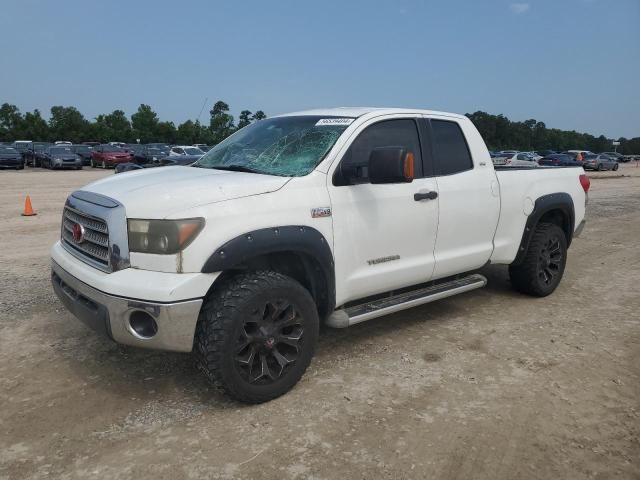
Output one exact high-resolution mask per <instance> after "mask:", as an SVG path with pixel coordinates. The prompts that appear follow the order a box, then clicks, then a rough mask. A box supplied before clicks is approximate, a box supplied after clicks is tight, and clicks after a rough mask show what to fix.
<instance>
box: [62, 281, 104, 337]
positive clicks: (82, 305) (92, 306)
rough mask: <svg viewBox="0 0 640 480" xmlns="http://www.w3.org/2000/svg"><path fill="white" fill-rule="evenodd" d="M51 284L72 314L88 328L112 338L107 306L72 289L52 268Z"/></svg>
mask: <svg viewBox="0 0 640 480" xmlns="http://www.w3.org/2000/svg"><path fill="white" fill-rule="evenodd" d="M51 284H52V285H53V291H54V292H55V294H56V295H57V296H58V298H59V299H60V301H61V302H62V303H63V304H64V306H65V307H67V309H68V310H69V311H70V312H71V313H72V314H73V315H75V316H76V317H77V318H78V319H79V320H80V321H81V322H82V323H84V324H85V325H86V326H87V327H89V328H90V329H92V330H94V331H96V332H98V333H100V334H101V335H104V336H106V337H108V338H110V339H111V340H113V335H112V333H111V324H110V322H109V310H107V307H105V306H104V305H101V304H99V303H96V302H95V301H94V300H92V299H90V298H87V297H85V296H84V295H82V294H80V293H79V292H77V291H76V290H74V289H73V288H72V287H71V286H70V285H67V284H66V283H65V282H64V281H63V280H62V279H61V278H60V277H59V276H58V275H57V274H56V273H55V272H54V271H53V270H52V271H51Z"/></svg>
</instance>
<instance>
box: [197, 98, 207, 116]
mask: <svg viewBox="0 0 640 480" xmlns="http://www.w3.org/2000/svg"><path fill="white" fill-rule="evenodd" d="M208 100H209V97H207V98H205V99H204V102H202V108H201V109H200V113H199V114H198V119H197V120H196V122H200V116H201V115H202V111H203V110H204V106H205V105H206V104H207V101H208Z"/></svg>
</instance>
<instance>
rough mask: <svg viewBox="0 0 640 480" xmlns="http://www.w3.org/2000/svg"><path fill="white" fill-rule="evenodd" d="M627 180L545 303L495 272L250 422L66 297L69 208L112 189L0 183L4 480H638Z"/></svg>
mask: <svg viewBox="0 0 640 480" xmlns="http://www.w3.org/2000/svg"><path fill="white" fill-rule="evenodd" d="M617 173H618V174H625V176H624V177H619V176H618V177H616V178H595V177H612V176H613V175H612V174H611V173H602V174H600V173H598V174H593V175H592V176H593V177H594V178H593V180H592V192H591V197H590V198H591V200H590V204H589V211H588V224H587V227H586V229H585V231H584V233H583V236H582V237H581V238H579V239H577V240H575V242H574V244H573V246H572V248H571V250H570V252H569V263H568V266H567V271H566V274H565V278H564V281H563V283H562V284H561V286H560V288H559V289H558V291H557V292H556V293H555V294H554V295H552V296H551V297H548V298H545V299H533V298H528V297H525V296H522V295H519V294H516V293H514V292H513V291H512V290H511V289H510V286H509V280H508V277H507V273H506V269H505V268H503V267H500V268H498V267H491V268H488V269H487V270H486V275H487V276H488V278H489V281H490V284H489V286H488V287H487V288H486V289H482V290H479V291H475V292H472V293H469V294H466V295H464V296H460V297H454V298H451V299H447V300H443V301H440V302H437V303H434V304H431V305H427V306H424V307H420V308H416V309H413V310H409V311H406V312H403V313H400V314H396V315H394V316H391V317H387V318H383V319H378V320H374V321H372V322H368V323H365V324H361V325H358V326H356V327H353V328H350V329H348V330H341V331H334V330H329V331H327V332H325V333H324V334H323V335H322V337H321V339H320V345H319V349H318V350H319V351H318V354H317V356H316V358H315V360H314V361H313V362H312V364H311V367H310V369H309V370H308V372H307V374H306V375H305V377H304V378H303V380H302V382H301V383H300V384H299V385H298V386H297V387H296V388H295V389H294V390H293V391H292V392H290V393H289V394H288V395H285V396H284V397H282V398H280V399H277V400H275V401H273V402H271V403H268V404H265V405H260V406H244V405H239V404H237V403H234V402H232V401H229V400H227V399H226V398H225V397H223V396H221V395H220V394H218V393H217V392H215V391H214V390H213V389H211V388H210V387H209V386H208V385H207V383H206V382H205V381H204V380H203V378H202V377H201V376H200V375H199V374H198V373H197V372H196V371H195V369H194V368H193V366H192V363H191V358H190V356H189V355H186V354H166V353H159V352H152V351H143V350H136V349H132V348H126V347H121V346H118V345H115V344H113V343H111V342H110V341H108V340H106V339H102V338H98V337H97V336H96V335H95V334H94V333H93V332H91V331H89V330H88V329H87V328H86V327H84V326H83V325H82V324H80V323H79V322H78V321H76V320H75V319H74V318H73V317H72V316H71V315H69V314H68V313H67V312H66V311H65V310H64V309H63V307H62V305H61V304H60V303H59V302H58V300H57V298H56V297H55V296H54V294H53V292H52V290H51V287H50V285H49V266H48V261H49V260H48V249H49V247H50V245H51V244H52V243H54V242H55V241H56V238H57V237H58V235H59V222H60V214H61V208H62V205H63V202H64V199H65V197H66V196H67V195H68V193H69V192H71V191H72V190H73V189H75V188H78V187H80V186H82V185H83V184H85V183H87V182H89V181H91V180H93V179H97V178H99V177H102V176H104V175H110V174H112V173H111V172H102V171H90V170H88V169H85V170H83V171H79V172H50V171H38V170H31V169H28V170H25V171H22V172H0V185H1V187H0V204H1V205H2V209H1V210H0V225H1V227H0V245H1V246H2V248H1V249H0V405H1V406H2V407H1V408H0V479H20V478H42V477H53V478H83V479H85V478H100V479H102V478H155V479H161V478H166V479H176V478H213V479H217V478H264V479H268V478H284V479H290V478H316V479H325V478H326V479H331V478H336V479H337V478H362V479H373V478H388V479H402V478H446V479H456V478H457V479H468V478H476V479H492V480H494V479H517V478H536V479H538V478H540V479H542V478H544V479H581V478H598V479H605V478H635V479H638V478H640V253H639V252H640V168H635V166H630V165H623V166H622V167H621V169H620V170H619V172H617ZM27 193H28V194H30V195H31V198H32V200H33V203H34V207H35V209H36V210H37V211H38V213H39V215H38V216H37V217H31V218H25V217H21V216H20V212H21V210H22V205H23V201H24V195H25V194H27Z"/></svg>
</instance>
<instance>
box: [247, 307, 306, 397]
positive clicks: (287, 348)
mask: <svg viewBox="0 0 640 480" xmlns="http://www.w3.org/2000/svg"><path fill="white" fill-rule="evenodd" d="M303 344H304V327H303V323H302V321H301V318H300V314H299V313H298V312H297V311H296V309H295V307H294V306H293V305H291V303H290V302H289V301H288V300H286V299H278V300H275V301H268V302H267V303H266V304H265V305H264V306H261V307H259V308H256V309H254V311H253V312H252V314H251V316H249V317H247V318H245V319H244V321H243V324H242V328H241V329H240V332H239V335H238V338H237V342H236V347H237V350H236V351H237V354H236V357H235V365H236V368H237V370H238V373H239V374H240V376H241V377H242V378H244V379H245V380H246V381H247V382H248V383H256V384H260V385H265V384H269V383H273V382H275V381H277V380H278V379H279V378H281V377H282V375H283V374H284V373H285V372H286V370H287V369H288V368H289V367H291V365H292V364H294V363H295V361H296V360H297V359H298V354H299V353H300V350H301V348H302V346H303Z"/></svg>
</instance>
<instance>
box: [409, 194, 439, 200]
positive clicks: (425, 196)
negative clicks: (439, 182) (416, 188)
mask: <svg viewBox="0 0 640 480" xmlns="http://www.w3.org/2000/svg"><path fill="white" fill-rule="evenodd" d="M436 198H438V192H419V193H414V194H413V199H414V200H415V201H416V202H419V201H421V200H435V199H436Z"/></svg>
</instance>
